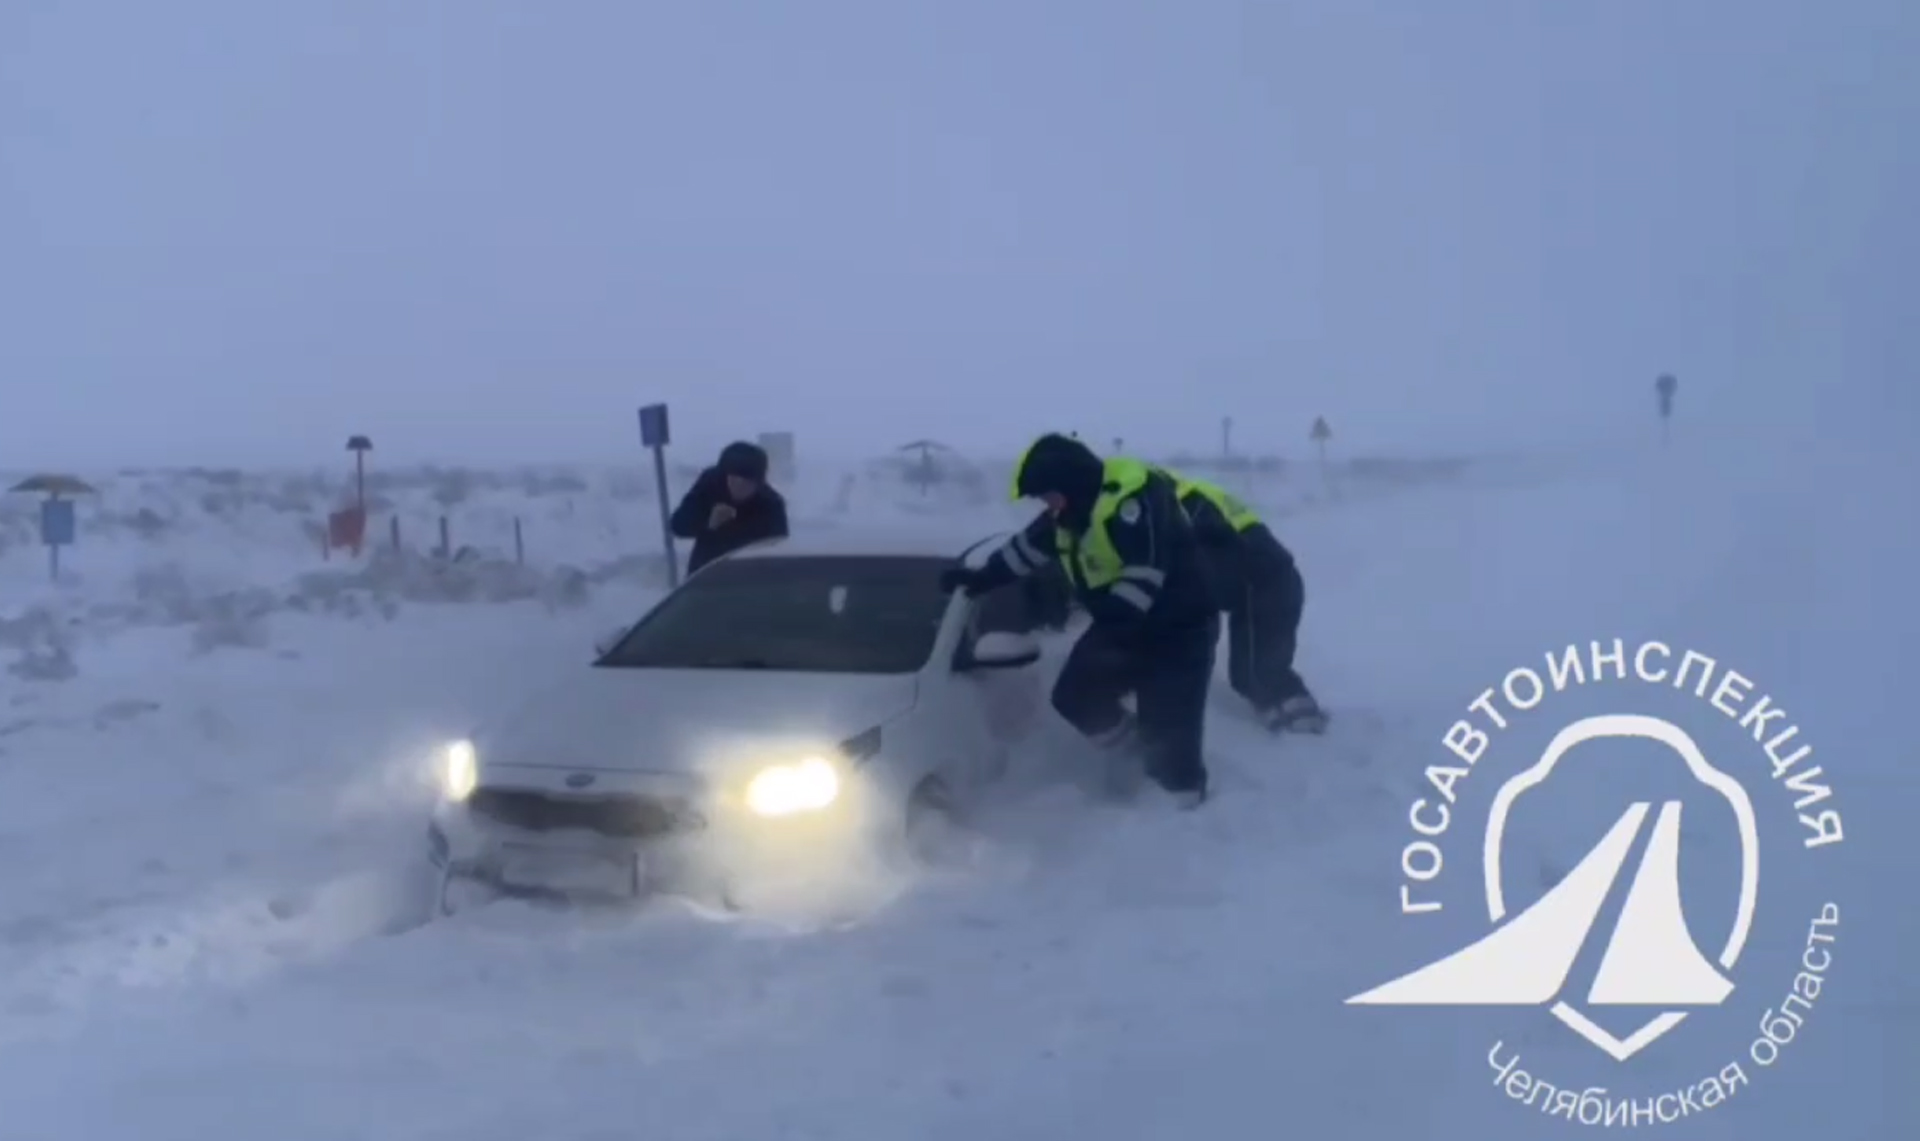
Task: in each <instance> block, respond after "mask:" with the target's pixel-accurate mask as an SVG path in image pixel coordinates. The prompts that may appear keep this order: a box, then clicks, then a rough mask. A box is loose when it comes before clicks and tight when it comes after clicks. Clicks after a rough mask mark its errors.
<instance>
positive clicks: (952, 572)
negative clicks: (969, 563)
mask: <svg viewBox="0 0 1920 1141" xmlns="http://www.w3.org/2000/svg"><path fill="white" fill-rule="evenodd" d="M985 580H986V575H985V574H984V573H982V572H980V571H977V570H969V569H968V568H966V567H948V568H947V569H946V570H943V571H941V572H940V589H941V590H942V591H944V592H946V593H947V594H952V593H953V592H954V591H956V590H958V591H961V592H963V593H965V594H966V596H967V597H968V598H972V597H973V596H974V595H976V594H978V593H980V588H981V587H982V586H983V585H985Z"/></svg>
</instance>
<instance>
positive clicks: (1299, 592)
mask: <svg viewBox="0 0 1920 1141" xmlns="http://www.w3.org/2000/svg"><path fill="white" fill-rule="evenodd" d="M1162 470H1163V471H1166V473H1167V474H1168V475H1169V476H1171V477H1172V478H1173V481H1174V486H1175V487H1176V488H1177V489H1178V492H1179V495H1180V505H1181V506H1182V507H1184V508H1185V509H1186V512H1187V518H1189V519H1190V520H1192V521H1193V531H1194V536H1195V537H1196V538H1197V539H1198V540H1199V543H1200V547H1201V549H1202V550H1203V551H1205V552H1206V555H1207V561H1208V565H1209V569H1210V570H1211V571H1212V573H1213V581H1214V592H1215V594H1216V595H1217V596H1218V597H1219V600H1220V605H1221V609H1222V610H1224V611H1225V612H1226V615H1227V678H1228V680H1229V682H1231V684H1232V685H1233V690H1234V692H1235V693H1238V694H1239V695H1240V696H1241V697H1244V698H1246V699H1247V701H1248V702H1249V703H1250V704H1251V705H1252V706H1253V708H1254V711H1255V713H1256V714H1257V715H1258V716H1259V718H1260V720H1261V722H1262V723H1263V724H1265V725H1266V727H1267V728H1268V729H1269V730H1272V731H1273V732H1276V733H1277V732H1280V731H1282V730H1287V731H1291V732H1296V733H1322V732H1325V731H1326V728H1327V715H1326V713H1325V712H1324V711H1323V710H1322V709H1321V708H1320V703H1319V702H1317V701H1315V700H1314V697H1313V693H1312V692H1311V691H1310V690H1308V689H1307V683H1306V681H1305V680H1303V679H1302V678H1301V677H1300V673H1299V671H1298V670H1296V669H1295V668H1294V657H1295V655H1296V654H1297V653H1298V652H1299V645H1300V616H1301V613H1302V612H1303V611H1304V610H1305V609H1306V602H1307V588H1306V582H1305V580H1304V579H1302V578H1301V576H1300V566H1299V564H1298V563H1297V562H1295V561H1294V557H1293V552H1292V551H1289V550H1288V549H1287V548H1286V545H1285V544H1283V543H1281V542H1280V539H1279V537H1278V536H1276V535H1275V534H1274V533H1273V530H1272V529H1271V528H1269V527H1268V526H1267V525H1266V524H1265V523H1264V522H1262V521H1261V519H1260V516H1259V515H1257V514H1255V513H1254V511H1253V509H1252V508H1250V507H1248V506H1247V505H1246V504H1245V503H1243V502H1241V501H1240V499H1239V498H1238V497H1236V496H1234V495H1231V494H1229V493H1228V492H1227V491H1226V490H1225V489H1224V488H1221V487H1219V486H1217V485H1215V484H1212V483H1208V482H1207V481H1206V480H1203V479H1194V478H1192V477H1191V476H1187V475H1182V474H1181V473H1179V472H1176V471H1172V470H1169V469H1164V468H1163V469H1162Z"/></svg>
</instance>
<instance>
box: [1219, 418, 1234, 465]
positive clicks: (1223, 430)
mask: <svg viewBox="0 0 1920 1141" xmlns="http://www.w3.org/2000/svg"><path fill="white" fill-rule="evenodd" d="M1232 454H1233V417H1231V416H1228V417H1226V418H1225V419H1223V420H1221V421H1220V455H1221V458H1223V459H1224V458H1226V457H1227V456H1231V455H1232Z"/></svg>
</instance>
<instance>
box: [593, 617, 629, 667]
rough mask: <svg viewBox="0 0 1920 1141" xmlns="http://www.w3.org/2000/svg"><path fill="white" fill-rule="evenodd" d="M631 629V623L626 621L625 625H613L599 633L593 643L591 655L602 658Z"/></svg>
mask: <svg viewBox="0 0 1920 1141" xmlns="http://www.w3.org/2000/svg"><path fill="white" fill-rule="evenodd" d="M631 629H633V624H632V623H626V624H625V625H620V626H615V627H614V628H613V629H611V630H609V631H607V632H606V633H604V634H602V635H600V637H599V639H598V640H596V641H595V642H594V643H593V656H594V657H596V658H604V657H606V656H607V655H608V654H610V653H612V652H613V648H614V647H615V646H617V645H619V644H620V639H622V638H624V637H626V636H627V631H629V630H631Z"/></svg>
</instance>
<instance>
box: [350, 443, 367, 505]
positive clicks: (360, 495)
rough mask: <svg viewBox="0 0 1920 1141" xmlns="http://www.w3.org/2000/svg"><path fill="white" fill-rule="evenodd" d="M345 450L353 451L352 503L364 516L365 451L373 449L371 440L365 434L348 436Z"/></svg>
mask: <svg viewBox="0 0 1920 1141" xmlns="http://www.w3.org/2000/svg"><path fill="white" fill-rule="evenodd" d="M347 450H348V451H350V452H352V453H353V505H354V506H355V507H356V508H358V509H359V511H360V514H361V515H362V516H364V515H365V514H366V513H367V453H368V452H370V451H372V450H373V441H372V440H370V439H368V438H367V437H365V436H349V437H347Z"/></svg>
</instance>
